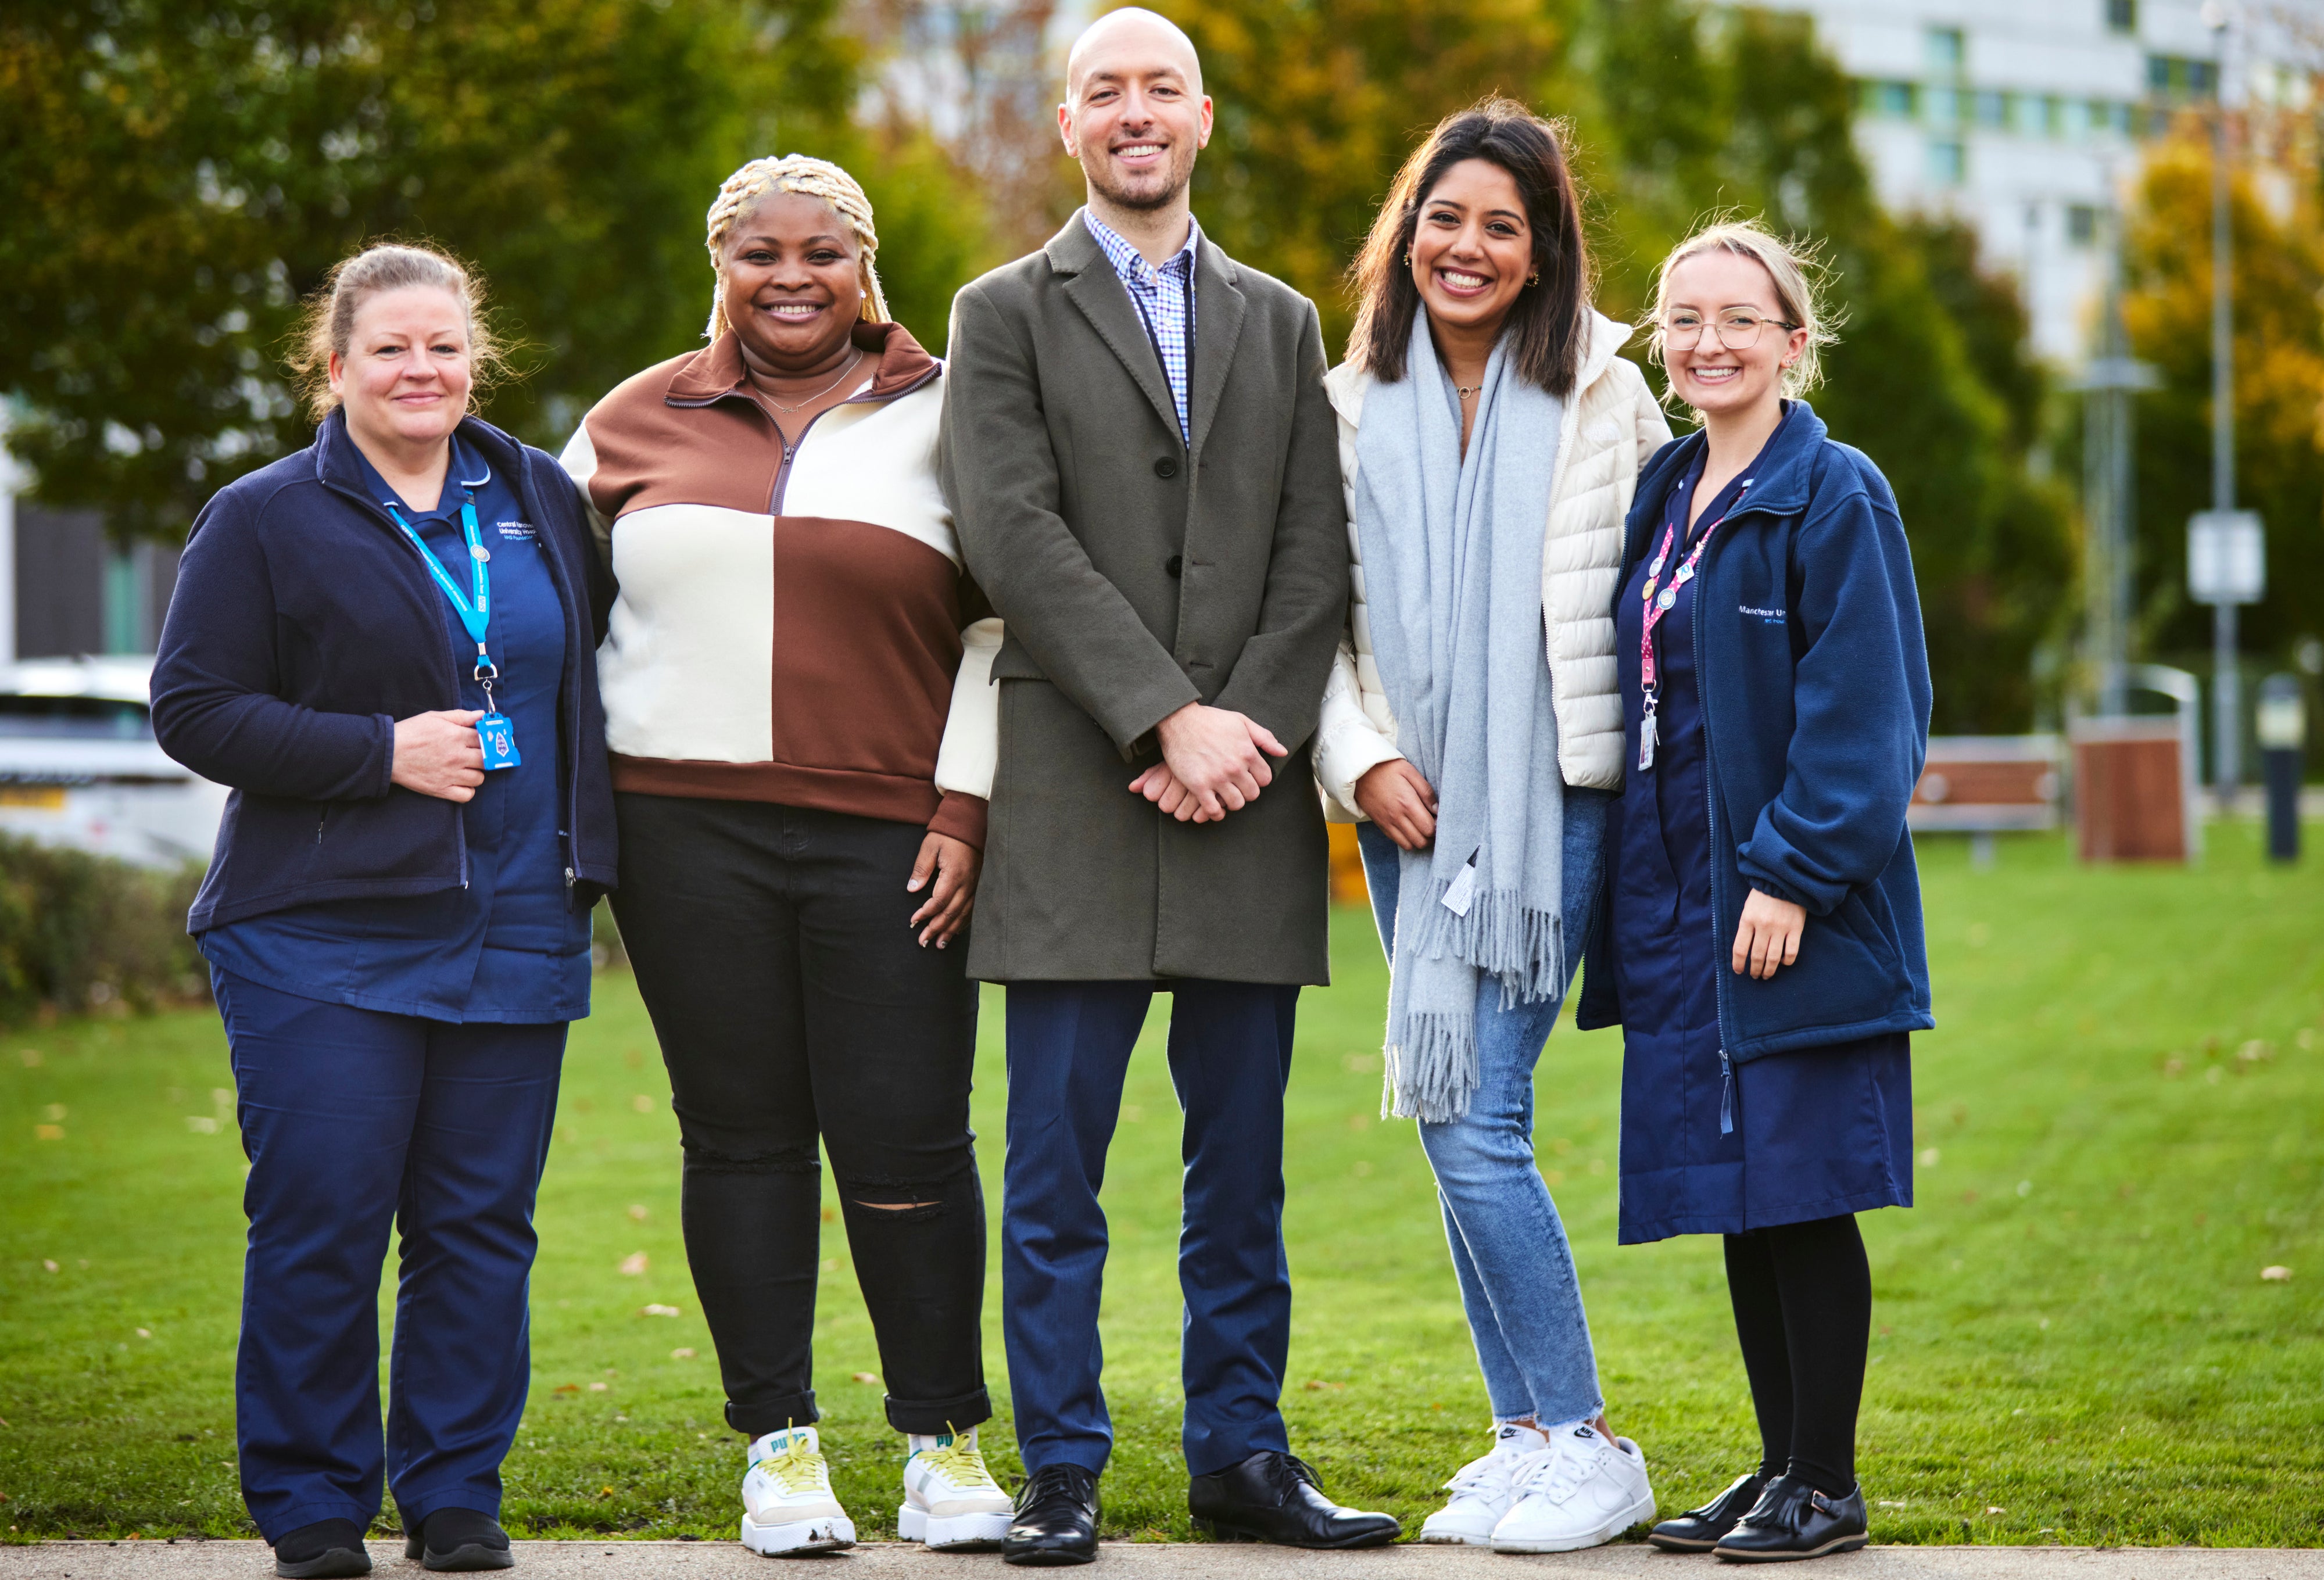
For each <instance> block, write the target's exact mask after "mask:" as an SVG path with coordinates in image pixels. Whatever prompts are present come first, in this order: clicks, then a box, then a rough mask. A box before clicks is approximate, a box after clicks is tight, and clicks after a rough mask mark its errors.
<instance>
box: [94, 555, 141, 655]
mask: <svg viewBox="0 0 2324 1580" xmlns="http://www.w3.org/2000/svg"><path fill="white" fill-rule="evenodd" d="M137 571H138V565H137V557H136V556H135V555H134V553H132V552H131V551H130V550H126V549H115V550H112V552H110V553H109V554H107V555H106V557H105V591H104V594H103V598H104V608H105V651H106V652H109V653H135V652H150V651H152V648H151V647H149V646H148V645H147V643H146V642H145V621H144V614H145V607H144V605H145V599H144V597H143V592H144V581H145V578H144V577H141V576H140V575H138V574H137Z"/></svg>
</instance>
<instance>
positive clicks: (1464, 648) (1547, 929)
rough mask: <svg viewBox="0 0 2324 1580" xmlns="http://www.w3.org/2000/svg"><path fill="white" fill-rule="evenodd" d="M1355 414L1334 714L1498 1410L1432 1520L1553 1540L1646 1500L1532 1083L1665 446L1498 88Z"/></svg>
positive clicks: (1543, 1545) (1400, 252) (1599, 1538)
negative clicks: (1539, 1157)
mask: <svg viewBox="0 0 2324 1580" xmlns="http://www.w3.org/2000/svg"><path fill="white" fill-rule="evenodd" d="M1355 275H1356V280H1357V283H1358V286H1359V288H1360V291H1361V293H1362V303H1361V309H1360V313H1359V316H1358V318H1357V320H1356V328H1355V332H1354V334H1353V335H1352V336H1351V337H1350V344H1349V347H1348V360H1347V362H1346V363H1345V364H1343V365H1342V366H1340V367H1338V368H1336V369H1334V370H1333V372H1332V374H1330V375H1329V376H1328V377H1327V378H1326V379H1325V381H1324V383H1325V388H1326V389H1327V390H1328V391H1329V393H1330V395H1331V400H1332V405H1333V409H1334V411H1336V412H1337V413H1338V415H1339V420H1340V463H1341V473H1342V477H1343V479H1344V480H1345V483H1346V486H1347V491H1348V514H1349V518H1350V546H1351V550H1353V559H1354V561H1355V574H1354V588H1353V591H1354V598H1353V602H1352V605H1351V621H1350V625H1349V632H1348V635H1347V638H1346V640H1345V642H1343V644H1342V648H1341V653H1340V662H1339V664H1338V666H1337V668H1336V670H1335V671H1334V673H1333V678H1332V679H1331V681H1330V683H1329V685H1328V687H1327V688H1326V692H1325V696H1324V701H1323V716H1322V719H1321V722H1320V724H1319V725H1318V727H1317V744H1316V766H1317V772H1318V775H1319V777H1320V778H1321V780H1322V781H1323V788H1324V793H1325V796H1326V798H1327V801H1328V802H1329V803H1330V804H1331V805H1332V806H1333V807H1334V808H1336V809H1337V815H1338V816H1341V817H1342V818H1344V817H1347V816H1349V815H1350V814H1351V813H1352V814H1354V815H1357V816H1359V817H1360V818H1361V819H1362V821H1360V823H1359V824H1358V826H1357V839H1358V842H1359V844H1360V847H1361V849H1362V852H1363V858H1364V872H1365V877H1366V880H1367V881H1368V882H1369V886H1370V889H1371V895H1372V906H1373V910H1374V911H1375V914H1376V915H1377V917H1378V919H1379V931H1380V941H1381V943H1382V945H1383V946H1384V947H1386V948H1387V950H1388V956H1389V963H1390V971H1391V975H1390V979H1389V987H1388V1039H1387V1053H1388V1098H1389V1101H1390V1104H1391V1106H1392V1107H1393V1110H1394V1112H1396V1113H1398V1114H1403V1115H1406V1116H1410V1117H1415V1118H1416V1119H1417V1120H1418V1121H1419V1130H1420V1143H1421V1146H1422V1148H1423V1149H1424V1150H1425V1151H1426V1152H1427V1154H1428V1161H1429V1166H1430V1167H1431V1169H1434V1172H1435V1176H1436V1185H1437V1195H1438V1197H1439V1201H1440V1204H1441V1206H1442V1208H1443V1215H1444V1233H1445V1239H1446V1241H1447V1242H1448V1243H1449V1244H1450V1246H1451V1248H1452V1268H1453V1273H1454V1276H1455V1278H1456V1279H1457V1280H1458V1281H1459V1284H1460V1289H1461V1299H1462V1306H1463V1307H1464V1308H1465V1310H1466V1312H1467V1314H1468V1318H1469V1329H1470V1332H1471V1335H1473V1337H1474V1339H1475V1341H1476V1346H1477V1361H1478V1364H1479V1366H1480V1368H1481V1369H1482V1371H1483V1372H1484V1375H1485V1391H1486V1394H1487V1396H1488V1398H1489V1400H1490V1402H1491V1405H1492V1410H1493V1420H1492V1425H1491V1439H1490V1442H1489V1446H1487V1451H1486V1452H1485V1453H1484V1454H1483V1455H1480V1456H1479V1457H1478V1458H1476V1459H1474V1460H1472V1461H1471V1462H1470V1463H1469V1464H1468V1465H1463V1466H1462V1468H1461V1469H1460V1470H1458V1471H1457V1472H1455V1473H1454V1474H1453V1476H1452V1480H1451V1481H1450V1482H1449V1483H1447V1488H1448V1490H1449V1491H1450V1492H1451V1494H1452V1496H1451V1497H1450V1498H1449V1499H1448V1500H1447V1501H1446V1502H1445V1504H1444V1506H1443V1508H1442V1509H1439V1510H1438V1511H1436V1512H1435V1513H1434V1514H1432V1515H1430V1516H1429V1517H1428V1520H1427V1522H1426V1523H1425V1525H1424V1526H1423V1527H1422V1528H1421V1534H1420V1539H1421V1540H1423V1541H1426V1542H1458V1543H1470V1544H1474V1545H1476V1546H1480V1547H1481V1546H1490V1547H1492V1548H1496V1549H1498V1550H1500V1551H1504V1552H1553V1551H1562V1550H1565V1549H1568V1548H1586V1547H1594V1546H1596V1545H1598V1544H1599V1543H1600V1542H1605V1541H1609V1540H1611V1539H1612V1538H1614V1537H1616V1536H1618V1535H1619V1534H1621V1532H1622V1531H1623V1530H1625V1529H1628V1527H1629V1526H1630V1525H1631V1524H1633V1523H1635V1522H1636V1521H1637V1520H1644V1519H1647V1518H1651V1517H1652V1515H1653V1513H1654V1511H1655V1500H1654V1493H1653V1492H1652V1490H1651V1489H1650V1488H1649V1486H1648V1484H1647V1480H1646V1458H1645V1456H1644V1455H1641V1454H1640V1453H1639V1452H1638V1448H1637V1445H1636V1444H1634V1443H1631V1442H1629V1441H1628V1439H1625V1438H1618V1437H1614V1436H1613V1435H1612V1433H1611V1432H1610V1431H1609V1429H1608V1428H1607V1424H1606V1417H1605V1395H1604V1394H1603V1393H1602V1392H1601V1391H1600V1388H1599V1381H1598V1363H1597V1358H1596V1355H1595V1354H1594V1352H1593V1350H1592V1347H1591V1340H1590V1323H1589V1318H1588V1317H1587V1316H1586V1315H1585V1314H1584V1312H1583V1310H1582V1288H1581V1284H1580V1282H1579V1280H1577V1279H1576V1278H1575V1275H1574V1270H1573V1256H1572V1251H1571V1249H1570V1248H1569V1247H1568V1245H1567V1243H1566V1239H1565V1230H1564V1228H1563V1225H1562V1224H1560V1223H1559V1221H1558V1215H1557V1206H1556V1204H1555V1203H1554V1201H1552V1200H1551V1198H1550V1194H1549V1187H1548V1186H1547V1185H1546V1184H1545V1182H1544V1180H1543V1178H1542V1176H1541V1170H1540V1169H1539V1168H1538V1167H1537V1166H1536V1164H1535V1160H1534V1152H1533V1076H1534V1067H1535V1064H1536V1062H1537V1061H1538V1060H1539V1059H1540V1058H1541V1052H1542V1048H1543V1045H1544V1041H1545V1039H1546V1038H1547V1037H1548V1036H1549V1031H1550V1028H1551V1027H1552V1026H1554V1024H1556V1021H1557V1015H1558V1010H1559V1008H1560V1006H1561V1005H1562V1004H1563V1003H1564V999H1565V993H1566V987H1567V984H1569V983H1570V982H1571V981H1572V973H1573V966H1574V963H1575V961H1576V958H1577V957H1578V956H1579V955H1580V953H1581V949H1582V939H1583V938H1585V937H1587V936H1588V933H1589V930H1590V914H1591V905H1592V904H1593V903H1594V902H1595V901H1596V899H1597V895H1598V871H1599V864H1600V855H1601V851H1602V847H1603V844H1604V837H1605V827H1606V808H1607V804H1608V802H1609V801H1610V800H1611V799H1612V798H1613V792H1614V791H1616V790H1618V789H1619V788H1620V785H1621V782H1622V758H1621V744H1622V737H1621V704H1620V702H1619V700H1618V698H1616V697H1615V695H1614V690H1613V686H1614V672H1613V665H1612V663H1611V662H1610V661H1609V660H1608V658H1607V656H1606V655H1607V654H1608V652H1609V651H1610V648H1611V644H1612V642H1613V635H1614V633H1613V627H1612V624H1611V622H1610V621H1609V620H1608V618H1607V614H1606V610H1607V599H1608V597H1609V595H1610V593H1611V592H1612V589H1613V582H1614V573H1615V569H1616V566H1617V562H1618V555H1619V552H1620V547H1621V532H1620V524H1621V520H1622V513H1623V512H1624V511H1625V510H1626V509H1627V508H1628V505H1629V502H1630V491H1631V489H1632V487H1633V486H1634V485H1635V484H1636V482H1637V475H1638V467H1639V465H1640V463H1641V462H1643V461H1644V460H1645V459H1646V457H1647V456H1649V455H1651V454H1652V453H1654V451H1655V448H1657V447H1659V446H1660V445H1662V444H1663V443H1664V442H1665V441H1666V440H1667V439H1669V438H1670V430H1669V428H1668V427H1667V426H1666V425H1665V423H1664V421H1663V418H1662V413H1661V412H1660V411H1659V410H1657V409H1656V407H1655V401H1654V396H1653V394H1652V393H1651V392H1650V391H1649V390H1648V389H1647V388H1646V375H1645V374H1643V373H1642V372H1640V371H1639V369H1638V367H1637V365H1636V364H1634V363H1630V362H1627V361H1625V360H1623V358H1622V357H1621V356H1618V352H1619V351H1620V350H1621V348H1622V346H1624V345H1626V344H1627V343H1628V341H1629V339H1630V337H1631V333H1632V331H1631V330H1630V328H1628V326H1627V325H1622V324H1617V323H1615V322H1613V321H1612V320H1610V319H1606V318H1603V317H1600V315H1599V314H1597V313H1596V312H1593V311H1592V310H1591V307H1590V297H1589V281H1590V267H1589V259H1588V256H1587V254H1586V252H1585V250H1584V247H1583V244H1582V223H1581V216H1580V213H1579V210H1578V208H1577V206H1576V203H1575V200H1574V193H1573V184H1572V179H1571V177H1570V175H1569V174H1568V171H1567V167H1566V158H1565V150H1564V148H1563V146H1562V144H1561V142H1560V140H1559V137H1558V134H1557V132H1556V130H1555V128H1554V127H1552V126H1551V125H1549V124H1548V123H1546V122H1545V121H1543V120H1541V119H1540V118H1538V117H1537V116H1535V115H1532V114H1531V113H1529V112H1528V111H1526V109H1525V108H1524V106H1520V105H1517V104H1513V103H1511V102H1509V101H1508V100H1506V99H1494V100H1488V101H1487V102H1485V103H1484V104H1481V105H1480V106H1477V107H1475V108H1473V109H1471V110H1466V111H1463V112H1462V113H1461V114H1459V115H1452V116H1451V117H1449V118H1448V119H1446V120H1445V121H1444V122H1443V124H1442V125H1439V126H1438V127H1437V128H1436V130H1435V131H1434V133H1433V134H1431V135H1430V136H1429V138H1428V140H1427V141H1426V142H1425V143H1422V144H1421V146H1420V147H1419V148H1418V149H1416V151H1414V152H1413V154H1412V157H1411V158H1410V159H1408V160H1407V161H1406V162H1405V166H1404V169H1403V170H1402V171H1400V172H1399V173H1398V175H1397V180H1396V184H1395V186H1394V187H1393V189H1391V190H1390V192H1389V194H1388V201H1387V202H1386V203H1385V204H1384V205H1382V207H1381V209H1380V213H1379V219H1378V220H1377V222H1376V223H1375V224H1374V226H1373V227H1372V233H1371V236H1370V239H1369V242H1368V243H1367V244H1366V245H1365V248H1364V252H1363V255H1362V257H1361V258H1360V259H1359V260H1358V262H1357V264H1356V269H1355Z"/></svg>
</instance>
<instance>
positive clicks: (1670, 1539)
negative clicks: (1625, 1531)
mask: <svg viewBox="0 0 2324 1580" xmlns="http://www.w3.org/2000/svg"><path fill="white" fill-rule="evenodd" d="M1766 1488H1767V1483H1766V1481H1765V1480H1764V1479H1763V1478H1762V1477H1761V1476H1760V1475H1759V1474H1758V1473H1757V1472H1756V1471H1754V1472H1753V1473H1752V1474H1749V1475H1739V1476H1737V1477H1736V1478H1735V1483H1734V1484H1733V1485H1732V1486H1730V1487H1729V1488H1728V1489H1727V1490H1726V1491H1725V1492H1721V1493H1720V1494H1719V1496H1717V1497H1716V1498H1713V1499H1711V1501H1710V1502H1708V1503H1705V1504H1704V1505H1703V1506H1702V1507H1701V1508H1700V1509H1690V1510H1688V1511H1686V1512H1685V1513H1683V1514H1682V1515H1680V1516H1678V1518H1676V1519H1675V1520H1664V1521H1663V1522H1662V1523H1661V1524H1660V1525H1657V1526H1655V1528H1654V1529H1652V1530H1651V1531H1649V1532H1647V1533H1646V1539H1647V1540H1648V1541H1650V1542H1652V1543H1654V1544H1655V1546H1656V1547H1658V1548H1662V1549H1663V1550H1664V1551H1665V1552H1670V1553H1707V1552H1709V1551H1710V1550H1711V1548H1715V1547H1717V1546H1718V1545H1719V1538H1720V1537H1722V1536H1725V1535H1726V1534H1727V1533H1728V1532H1729V1531H1730V1530H1732V1529H1735V1527H1736V1526H1737V1525H1738V1524H1739V1523H1741V1521H1742V1519H1743V1516H1744V1515H1746V1514H1748V1513H1749V1512H1750V1511H1751V1506H1752V1505H1753V1504H1754V1503H1757V1501H1759V1494H1760V1493H1761V1492H1765V1491H1766Z"/></svg>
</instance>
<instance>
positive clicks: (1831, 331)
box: [1638, 216, 1845, 405]
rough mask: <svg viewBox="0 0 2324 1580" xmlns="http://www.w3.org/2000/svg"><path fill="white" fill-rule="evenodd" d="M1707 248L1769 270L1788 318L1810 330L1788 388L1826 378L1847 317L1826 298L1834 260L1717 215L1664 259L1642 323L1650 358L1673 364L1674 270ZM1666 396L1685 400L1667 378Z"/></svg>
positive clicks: (1792, 392) (1751, 223) (1787, 376)
mask: <svg viewBox="0 0 2324 1580" xmlns="http://www.w3.org/2000/svg"><path fill="white" fill-rule="evenodd" d="M1704 253H1729V254H1733V255H1734V256H1736V257H1738V258H1748V259H1750V260H1751V261H1752V262H1753V263H1757V264H1758V265H1759V266H1760V267H1761V268H1763V269H1765V270H1766V272H1767V278H1768V280H1769V281H1770V282H1773V284H1774V286H1775V305H1776V306H1777V307H1779V308H1781V309H1782V310H1783V312H1784V318H1785V319H1788V320H1790V321H1791V322H1792V323H1794V324H1795V325H1797V326H1798V327H1799V328H1803V329H1805V330H1806V331H1807V332H1808V343H1807V345H1806V346H1805V347H1804V348H1803V350H1802V351H1801V352H1800V354H1799V356H1798V357H1797V358H1796V359H1795V360H1794V362H1793V363H1792V365H1791V366H1789V367H1787V368H1785V369H1784V373H1783V390H1784V394H1785V395H1786V396H1787V397H1791V398H1794V399H1796V398H1798V397H1799V396H1802V395H1804V394H1806V393H1808V392H1809V391H1810V390H1812V389H1814V388H1815V387H1816V386H1817V385H1818V384H1820V383H1822V382H1823V357H1822V356H1821V352H1822V350H1823V348H1824V347H1825V346H1831V345H1833V344H1835V343H1837V342H1838V341H1839V339H1840V335H1839V329H1840V324H1841V323H1842V322H1843V321H1844V318H1845V315H1843V314H1841V313H1838V312H1835V311H1833V310H1831V309H1830V308H1828V307H1827V306H1826V305H1825V303H1824V300H1823V294H1824V292H1823V287H1824V280H1825V277H1826V275H1827V274H1828V273H1829V272H1830V271H1829V265H1827V264H1826V263H1825V262H1824V259H1823V255H1822V250H1821V247H1819V246H1817V245H1815V244H1813V243H1810V242H1803V241H1798V240H1789V241H1787V240H1784V238H1782V237H1780V236H1776V235H1775V232H1774V231H1772V230H1769V229H1768V228H1767V227H1766V226H1765V225H1762V224H1761V223H1759V221H1757V220H1756V219H1738V218H1732V217H1716V216H1714V217H1712V218H1711V220H1709V221H1708V222H1707V223H1705V224H1703V225H1701V226H1697V227H1696V229H1695V232H1694V234H1693V235H1692V236H1688V237H1687V238H1686V239H1685V240H1684V241H1683V242H1681V243H1679V245H1677V246H1675V247H1673V248H1672V249H1671V253H1670V256H1668V257H1666V258H1665V259H1664V260H1663V261H1662V266H1661V267H1660V268H1658V269H1656V270H1655V291H1654V299H1653V300H1652V301H1650V302H1649V303H1648V304H1647V307H1646V315H1645V316H1644V317H1643V318H1642V319H1639V321H1638V328H1641V329H1644V330H1646V331H1647V334H1648V337H1649V339H1648V342H1647V347H1646V355H1647V357H1648V359H1649V360H1650V361H1652V362H1653V363H1654V365H1655V366H1657V367H1665V366H1667V364H1666V363H1665V361H1664V360H1663V356H1664V351H1665V346H1664V344H1663V340H1664V337H1663V318H1664V315H1665V310H1666V309H1667V307H1668V305H1669V300H1670V277H1671V271H1672V270H1674V269H1675V268H1677V267H1678V266H1679V265H1680V264H1681V263H1684V262H1686V260H1687V259H1689V258H1692V257H1697V256H1699V255H1701V254H1704ZM1663 400H1664V402H1665V404H1671V405H1677V404H1683V402H1680V401H1679V400H1678V397H1677V395H1676V394H1675V393H1673V392H1672V391H1671V390H1670V388H1669V386H1668V382H1667V381H1665V390H1664V394H1663Z"/></svg>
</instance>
